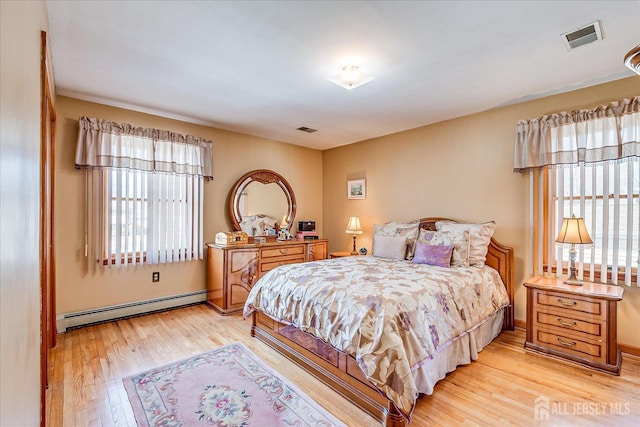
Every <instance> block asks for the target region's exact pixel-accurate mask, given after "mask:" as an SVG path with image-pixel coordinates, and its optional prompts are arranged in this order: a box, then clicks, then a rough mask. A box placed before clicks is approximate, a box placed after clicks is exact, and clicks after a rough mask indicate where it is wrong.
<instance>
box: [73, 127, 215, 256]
mask: <svg viewBox="0 0 640 427" xmlns="http://www.w3.org/2000/svg"><path fill="white" fill-rule="evenodd" d="M211 146H212V144H211V142H210V141H205V140H202V139H201V138H196V137H192V136H182V135H180V134H176V133H172V132H169V131H163V130H157V129H142V128H135V127H133V126H131V125H128V124H125V123H113V122H107V121H104V120H100V119H89V118H86V117H82V118H81V119H80V133H79V135H78V145H77V148H76V167H78V168H83V169H85V170H86V177H87V185H86V204H85V209H86V224H85V236H86V239H85V240H86V245H85V254H86V256H87V258H88V259H89V260H91V261H94V260H95V263H93V262H92V264H93V265H101V266H128V265H136V264H158V263H168V262H178V261H188V260H197V259H202V258H203V246H204V244H203V238H202V235H203V196H204V180H205V178H211V163H212V159H211V157H212V147H211Z"/></svg>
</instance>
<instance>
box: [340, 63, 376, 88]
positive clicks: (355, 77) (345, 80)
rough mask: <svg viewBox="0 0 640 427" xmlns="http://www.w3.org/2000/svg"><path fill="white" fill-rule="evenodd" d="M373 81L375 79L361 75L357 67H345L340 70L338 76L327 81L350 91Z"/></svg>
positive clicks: (364, 74)
mask: <svg viewBox="0 0 640 427" xmlns="http://www.w3.org/2000/svg"><path fill="white" fill-rule="evenodd" d="M373 79H375V77H373V76H370V75H368V74H366V73H363V72H362V71H360V69H359V68H358V66H357V65H346V66H345V67H343V68H342V72H341V73H340V74H337V75H335V76H333V77H331V78H330V79H329V81H331V82H334V83H335V84H337V85H338V86H341V87H343V88H345V89H347V90H351V89H355V88H357V87H358V86H362V85H363V84H365V83H369V82H370V81H371V80H373Z"/></svg>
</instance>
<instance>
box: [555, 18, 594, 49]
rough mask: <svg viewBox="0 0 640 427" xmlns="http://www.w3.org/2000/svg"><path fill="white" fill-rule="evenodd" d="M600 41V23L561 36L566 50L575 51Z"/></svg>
mask: <svg viewBox="0 0 640 427" xmlns="http://www.w3.org/2000/svg"><path fill="white" fill-rule="evenodd" d="M598 40H602V30H601V29H600V21H596V22H594V23H593V24H589V25H585V26H584V27H582V28H578V29H577V30H574V31H571V32H569V33H565V34H563V35H562V41H563V42H564V45H565V46H566V47H567V50H571V49H575V48H577V47H579V46H584V45H585V44H589V43H593V42H595V41H598Z"/></svg>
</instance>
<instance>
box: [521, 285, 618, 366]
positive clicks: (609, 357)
mask: <svg viewBox="0 0 640 427" xmlns="http://www.w3.org/2000/svg"><path fill="white" fill-rule="evenodd" d="M524 286H525V287H526V288H527V340H526V342H525V343H524V347H525V348H526V349H528V350H531V351H534V352H536V353H541V354H545V355H549V356H554V357H557V358H561V359H564V360H568V361H571V362H574V363H578V364H580V365H583V366H586V367H588V368H591V369H595V370H598V371H601V372H606V373H609V374H614V375H620V366H621V363H622V359H621V357H620V351H619V350H618V341H617V327H618V325H617V303H618V301H621V300H622V294H623V292H624V290H623V289H622V288H620V287H618V286H608V285H602V284H599V283H591V282H587V281H585V282H583V285H582V286H573V285H566V284H564V283H563V282H562V279H561V278H556V277H540V276H536V277H532V278H531V279H529V280H527V281H526V282H525V283H524Z"/></svg>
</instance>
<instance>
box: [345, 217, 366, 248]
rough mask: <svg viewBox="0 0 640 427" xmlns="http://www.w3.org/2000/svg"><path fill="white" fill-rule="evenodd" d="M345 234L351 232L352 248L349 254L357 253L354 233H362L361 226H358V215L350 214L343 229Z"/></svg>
mask: <svg viewBox="0 0 640 427" xmlns="http://www.w3.org/2000/svg"><path fill="white" fill-rule="evenodd" d="M344 232H345V233H347V234H353V249H352V250H351V255H357V254H358V251H356V235H357V234H362V227H361V226H360V217H357V216H352V217H351V218H349V223H348V224H347V229H346V230H344Z"/></svg>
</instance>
